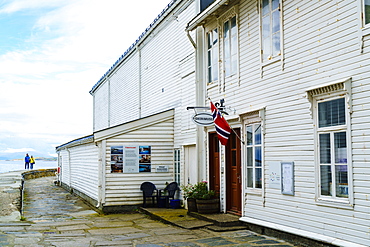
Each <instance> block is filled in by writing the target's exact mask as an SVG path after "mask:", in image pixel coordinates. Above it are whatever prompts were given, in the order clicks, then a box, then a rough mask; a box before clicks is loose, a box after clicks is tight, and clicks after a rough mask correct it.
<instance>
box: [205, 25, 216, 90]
mask: <svg viewBox="0 0 370 247" xmlns="http://www.w3.org/2000/svg"><path fill="white" fill-rule="evenodd" d="M207 52H208V53H207V69H208V70H207V71H208V72H207V77H208V79H207V82H208V83H211V82H213V81H217V80H218V31H217V28H216V29H213V30H212V31H210V32H208V33H207Z"/></svg>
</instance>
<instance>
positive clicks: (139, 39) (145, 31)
mask: <svg viewBox="0 0 370 247" xmlns="http://www.w3.org/2000/svg"><path fill="white" fill-rule="evenodd" d="M177 1H181V0H171V2H170V3H169V4H167V6H166V7H165V8H164V9H163V10H162V12H161V13H159V14H158V16H157V17H156V18H155V19H154V20H153V21H152V23H150V25H149V26H148V27H147V28H146V29H145V30H144V32H142V33H141V35H140V36H139V37H138V38H137V39H136V40H135V42H134V43H132V44H131V46H130V47H129V48H128V49H127V50H126V51H125V52H124V53H123V54H122V55H121V56H120V57H119V58H118V60H117V61H116V62H115V63H114V64H113V65H112V66H111V67H110V68H109V69H108V71H107V72H105V74H104V75H103V76H102V77H101V78H100V79H99V81H98V82H97V83H95V85H94V86H93V87H92V88H91V90H90V91H89V93H90V94H91V95H92V94H93V93H94V91H95V89H97V88H98V87H99V86H100V84H101V83H102V82H103V81H104V79H105V78H106V77H107V76H108V75H109V74H110V73H111V72H112V71H113V70H114V69H115V68H116V67H117V66H118V65H119V64H120V63H121V62H122V61H123V60H124V59H125V58H126V57H127V56H128V55H129V54H130V53H131V51H132V50H133V49H134V48H135V47H136V45H137V44H138V43H139V42H140V41H141V40H142V39H143V38H144V37H145V36H146V35H147V34H148V33H149V32H151V31H152V30H153V29H154V27H156V26H157V23H158V21H159V20H161V19H162V17H163V16H164V14H166V13H167V11H169V10H170V9H171V7H172V6H173V5H174V4H175V3H176V2H177Z"/></svg>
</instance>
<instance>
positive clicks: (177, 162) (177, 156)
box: [174, 149, 181, 184]
mask: <svg viewBox="0 0 370 247" xmlns="http://www.w3.org/2000/svg"><path fill="white" fill-rule="evenodd" d="M174 170H175V171H174V176H175V177H174V181H175V182H177V183H178V184H180V182H181V181H180V179H181V178H180V174H181V172H180V149H175V151H174Z"/></svg>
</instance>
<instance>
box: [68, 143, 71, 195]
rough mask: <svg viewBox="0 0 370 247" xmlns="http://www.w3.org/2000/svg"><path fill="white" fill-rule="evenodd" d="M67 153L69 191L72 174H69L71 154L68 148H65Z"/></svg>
mask: <svg viewBox="0 0 370 247" xmlns="http://www.w3.org/2000/svg"><path fill="white" fill-rule="evenodd" d="M67 153H68V177H69V179H68V180H69V184H68V186H69V189H72V172H71V152H70V151H69V148H67Z"/></svg>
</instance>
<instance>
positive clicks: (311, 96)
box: [306, 78, 354, 209]
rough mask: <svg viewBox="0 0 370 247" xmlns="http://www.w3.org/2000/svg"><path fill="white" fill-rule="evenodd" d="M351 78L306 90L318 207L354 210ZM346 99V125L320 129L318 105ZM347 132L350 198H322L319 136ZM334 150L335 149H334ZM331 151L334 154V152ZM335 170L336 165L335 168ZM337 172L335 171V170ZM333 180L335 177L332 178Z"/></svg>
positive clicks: (333, 196)
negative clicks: (310, 121) (311, 119)
mask: <svg viewBox="0 0 370 247" xmlns="http://www.w3.org/2000/svg"><path fill="white" fill-rule="evenodd" d="M351 82H352V79H351V78H346V79H342V80H339V81H335V82H331V83H328V84H325V85H322V86H317V87H313V88H310V89H308V90H306V97H307V99H308V100H309V101H310V104H311V107H310V110H311V114H312V115H311V116H312V118H313V125H314V144H315V145H314V154H315V158H314V159H315V188H316V189H315V201H316V203H317V204H318V205H322V206H329V207H340V208H346V209H352V208H353V202H354V199H353V172H352V159H351V157H352V146H351V113H352V104H351V101H352V99H351ZM338 98H344V102H345V119H346V124H345V125H337V126H329V127H321V128H320V127H319V122H318V121H319V119H318V104H319V103H321V102H325V101H330V100H335V99H338ZM341 131H346V143H347V145H346V146H347V147H346V148H347V155H346V157H347V179H348V198H343V197H336V195H332V196H321V187H320V184H321V181H320V179H321V175H320V174H321V173H320V167H321V165H320V146H319V134H322V133H331V132H332V133H334V132H341ZM333 150H334V149H333ZM333 150H331V151H332V152H334V151H333ZM333 167H334V168H335V163H334V166H333ZM334 171H335V169H334ZM332 178H333V176H332Z"/></svg>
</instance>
